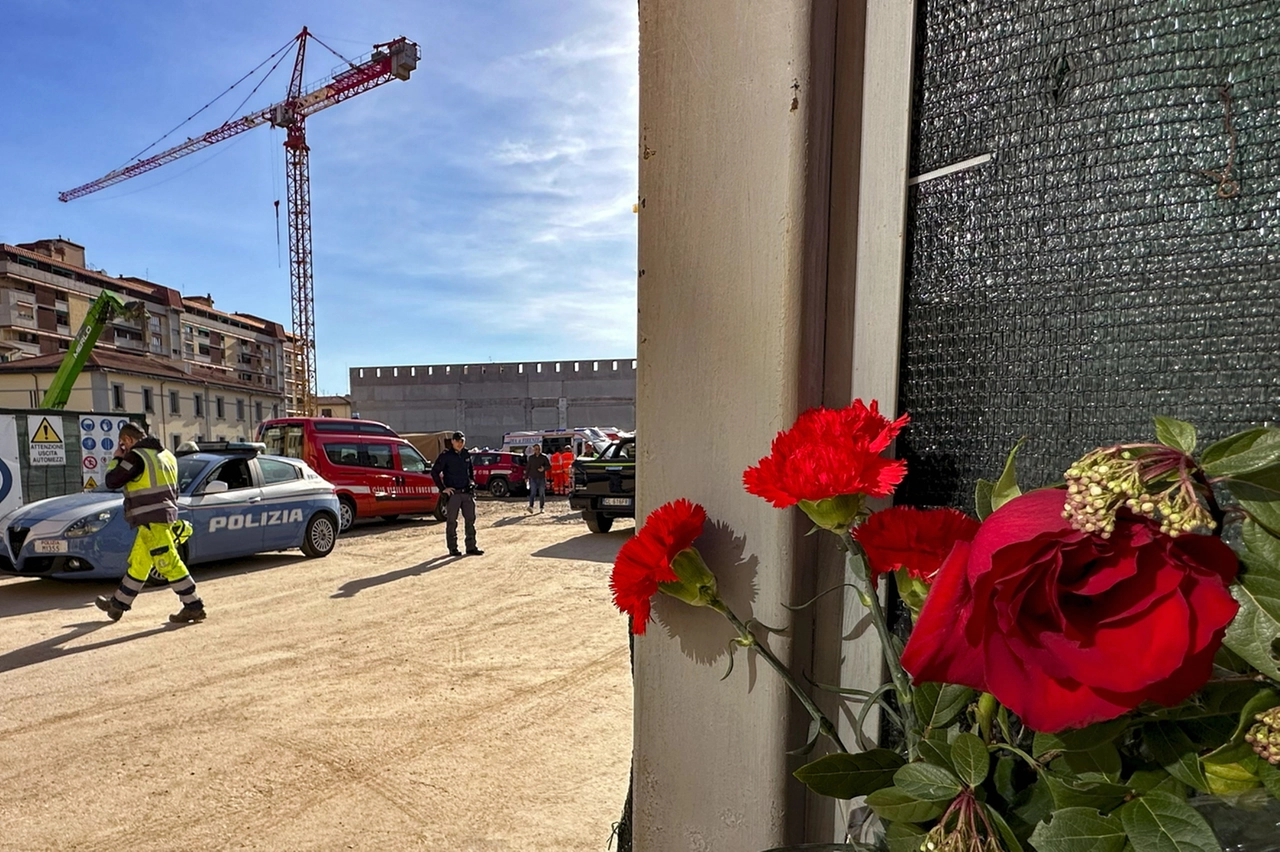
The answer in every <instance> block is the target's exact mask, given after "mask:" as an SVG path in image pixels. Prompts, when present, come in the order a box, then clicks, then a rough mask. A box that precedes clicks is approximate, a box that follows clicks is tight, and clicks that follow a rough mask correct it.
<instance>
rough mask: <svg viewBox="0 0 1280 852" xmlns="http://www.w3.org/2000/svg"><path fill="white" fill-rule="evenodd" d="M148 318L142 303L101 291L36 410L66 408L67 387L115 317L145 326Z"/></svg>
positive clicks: (68, 390) (72, 382) (70, 385)
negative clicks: (140, 322)
mask: <svg viewBox="0 0 1280 852" xmlns="http://www.w3.org/2000/svg"><path fill="white" fill-rule="evenodd" d="M149 316H150V315H149V314H148V313H147V308H146V305H144V304H143V303H142V302H126V301H125V300H124V299H121V298H120V297H119V296H117V295H116V294H115V293H112V292H111V291H110V290H103V291H102V294H101V295H100V296H98V298H96V299H94V301H93V304H92V305H90V306H89V313H87V314H86V315H85V318H84V322H83V323H82V324H81V325H80V331H79V332H77V333H76V339H75V340H73V341H71V347H70V348H69V349H67V355H66V357H65V358H63V359H62V365H61V366H60V367H58V372H57V374H56V375H55V376H54V377H53V383H52V384H50V385H49V389H48V390H47V391H45V392H44V399H43V400H42V401H41V402H40V407H41V408H65V407H66V405H67V400H68V399H70V398H71V388H72V386H73V385H75V383H76V378H77V377H78V376H79V375H80V371H81V370H83V369H84V365H85V362H86V361H88V360H89V353H91V352H92V351H93V347H94V345H95V344H96V343H97V342H98V337H99V335H101V334H102V329H104V328H105V327H106V325H107V323H109V322H111V321H112V320H114V319H118V318H120V319H130V320H142V321H143V322H144V323H145V322H146V320H147V318H148V317H149ZM144 337H145V328H144Z"/></svg>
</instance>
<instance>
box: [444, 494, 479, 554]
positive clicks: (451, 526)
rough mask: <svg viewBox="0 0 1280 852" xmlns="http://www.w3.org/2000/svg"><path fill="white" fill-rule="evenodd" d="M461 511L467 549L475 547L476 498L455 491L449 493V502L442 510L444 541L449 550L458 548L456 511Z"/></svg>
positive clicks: (472, 495)
mask: <svg viewBox="0 0 1280 852" xmlns="http://www.w3.org/2000/svg"><path fill="white" fill-rule="evenodd" d="M459 510H461V512H462V520H463V521H465V522H466V524H465V526H466V533H465V537H466V542H467V550H475V549H476V498H475V495H474V494H467V493H465V492H463V491H455V492H453V493H452V494H450V495H449V503H448V505H446V506H445V510H444V541H445V544H447V545H449V549H450V550H457V549H458V512H459Z"/></svg>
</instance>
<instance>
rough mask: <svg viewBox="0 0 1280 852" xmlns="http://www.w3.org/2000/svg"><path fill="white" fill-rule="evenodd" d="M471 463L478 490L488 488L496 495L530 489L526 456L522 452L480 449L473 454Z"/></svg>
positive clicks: (521, 492) (519, 492)
mask: <svg viewBox="0 0 1280 852" xmlns="http://www.w3.org/2000/svg"><path fill="white" fill-rule="evenodd" d="M471 464H472V466H473V467H474V468H475V471H476V488H477V489H478V490H479V489H484V490H487V491H488V492H489V493H490V494H492V495H493V496H494V497H506V496H507V495H508V494H524V493H526V492H527V491H528V490H529V483H528V482H526V481H525V478H524V456H523V455H521V454H520V453H499V452H494V451H492V450H480V451H478V452H473V453H472V454H471Z"/></svg>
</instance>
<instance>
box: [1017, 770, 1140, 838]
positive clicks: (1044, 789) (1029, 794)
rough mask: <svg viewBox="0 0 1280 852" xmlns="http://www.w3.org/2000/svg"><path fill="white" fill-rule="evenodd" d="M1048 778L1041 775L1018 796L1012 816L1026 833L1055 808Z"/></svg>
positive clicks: (1043, 774)
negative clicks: (1023, 826) (1021, 824)
mask: <svg viewBox="0 0 1280 852" xmlns="http://www.w3.org/2000/svg"><path fill="white" fill-rule="evenodd" d="M1050 777H1051V776H1050V775H1049V773H1047V772H1046V773H1042V774H1041V775H1040V776H1039V780H1038V781H1036V782H1035V783H1034V784H1032V785H1031V788H1030V789H1029V790H1028V789H1024V790H1023V791H1022V792H1021V794H1020V795H1019V796H1018V802H1017V806H1016V807H1015V808H1014V809H1013V816H1014V817H1015V818H1016V819H1017V820H1018V821H1019V822H1021V823H1023V824H1024V825H1025V827H1026V829H1027V832H1026V833H1029V832H1030V829H1031V827H1032V826H1034V825H1036V824H1037V823H1040V822H1043V821H1044V820H1046V819H1048V818H1049V815H1050V814H1052V813H1053V811H1054V809H1055V808H1056V807H1057V805H1056V803H1055V802H1054V796H1053V784H1051V783H1050V782H1049V780H1048V779H1049V778H1050ZM1127 792H1128V791H1126V793H1127Z"/></svg>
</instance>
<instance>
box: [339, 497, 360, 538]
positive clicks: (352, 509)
mask: <svg viewBox="0 0 1280 852" xmlns="http://www.w3.org/2000/svg"><path fill="white" fill-rule="evenodd" d="M355 522H356V501H354V500H352V499H351V498H350V497H339V498H338V529H339V531H341V532H346V531H347V530H349V529H351V525H352V524H354V523H355Z"/></svg>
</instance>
